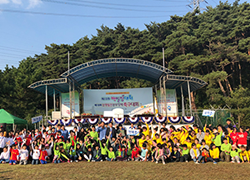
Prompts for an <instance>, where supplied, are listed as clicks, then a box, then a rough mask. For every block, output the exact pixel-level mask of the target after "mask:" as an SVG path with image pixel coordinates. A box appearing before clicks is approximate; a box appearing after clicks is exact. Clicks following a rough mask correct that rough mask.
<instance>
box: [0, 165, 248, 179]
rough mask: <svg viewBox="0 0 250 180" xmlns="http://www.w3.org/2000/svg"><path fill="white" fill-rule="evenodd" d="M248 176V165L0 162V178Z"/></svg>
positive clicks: (212, 177) (237, 177) (187, 177)
mask: <svg viewBox="0 0 250 180" xmlns="http://www.w3.org/2000/svg"><path fill="white" fill-rule="evenodd" d="M240 178H243V179H250V164H248V163H244V164H231V163H218V164H217V165H214V164H212V163H207V164H194V163H193V162H189V163H167V164H165V165H163V164H161V163H159V164H155V163H151V162H98V163H97V162H96V163H93V162H90V163H88V162H78V163H62V164H47V165H26V166H24V165H22V166H20V165H12V166H10V165H8V164H0V179H28V180H33V179H144V180H145V179H199V180H200V179H202V180H204V179H227V180H229V179H240Z"/></svg>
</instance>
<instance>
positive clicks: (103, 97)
mask: <svg viewBox="0 0 250 180" xmlns="http://www.w3.org/2000/svg"><path fill="white" fill-rule="evenodd" d="M83 96H84V113H91V114H93V115H94V114H103V112H104V111H112V110H113V109H115V108H121V109H123V110H124V115H127V114H129V113H130V112H131V111H133V110H134V109H137V108H138V107H144V105H147V104H151V103H153V90H152V88H151V87H150V88H136V89H94V90H92V89H86V90H83ZM150 111H152V112H153V108H151V109H150Z"/></svg>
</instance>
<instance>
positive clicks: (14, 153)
mask: <svg viewBox="0 0 250 180" xmlns="http://www.w3.org/2000/svg"><path fill="white" fill-rule="evenodd" d="M10 153H11V155H10V160H14V161H17V156H18V155H19V151H18V149H12V148H11V149H10Z"/></svg>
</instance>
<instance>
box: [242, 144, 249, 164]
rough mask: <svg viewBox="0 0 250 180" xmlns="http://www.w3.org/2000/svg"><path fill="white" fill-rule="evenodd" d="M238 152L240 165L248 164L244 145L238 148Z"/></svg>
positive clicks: (247, 155)
mask: <svg viewBox="0 0 250 180" xmlns="http://www.w3.org/2000/svg"><path fill="white" fill-rule="evenodd" d="M240 150H241V152H240V159H241V161H242V163H244V162H248V163H250V162H249V154H248V152H247V150H246V147H245V146H244V145H242V146H240Z"/></svg>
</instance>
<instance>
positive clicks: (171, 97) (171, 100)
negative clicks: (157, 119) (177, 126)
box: [157, 89, 178, 117]
mask: <svg viewBox="0 0 250 180" xmlns="http://www.w3.org/2000/svg"><path fill="white" fill-rule="evenodd" d="M163 93H164V92H163ZM166 99H167V116H171V117H175V116H178V104H177V99H176V91H175V89H166ZM157 102H158V106H159V109H158V111H159V112H160V114H163V115H166V110H165V101H164V94H162V95H161V91H160V90H158V91H157Z"/></svg>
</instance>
